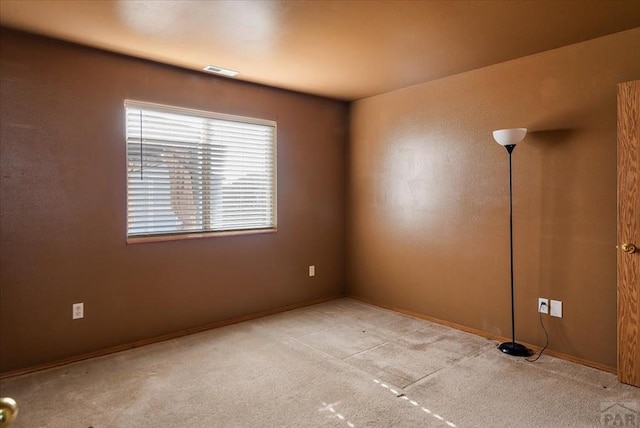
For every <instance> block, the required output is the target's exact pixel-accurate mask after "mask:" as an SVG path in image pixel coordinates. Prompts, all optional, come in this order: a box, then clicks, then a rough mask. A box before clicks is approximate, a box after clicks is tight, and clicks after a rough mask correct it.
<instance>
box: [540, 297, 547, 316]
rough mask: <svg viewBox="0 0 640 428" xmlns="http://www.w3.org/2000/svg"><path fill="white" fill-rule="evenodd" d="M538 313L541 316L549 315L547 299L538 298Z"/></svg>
mask: <svg viewBox="0 0 640 428" xmlns="http://www.w3.org/2000/svg"><path fill="white" fill-rule="evenodd" d="M538 312H540V313H542V314H548V313H549V299H545V298H543V297H539V298H538Z"/></svg>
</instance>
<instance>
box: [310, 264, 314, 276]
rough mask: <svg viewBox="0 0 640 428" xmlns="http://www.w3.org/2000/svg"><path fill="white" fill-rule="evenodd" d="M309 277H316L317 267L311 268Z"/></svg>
mask: <svg viewBox="0 0 640 428" xmlns="http://www.w3.org/2000/svg"><path fill="white" fill-rule="evenodd" d="M309 276H316V267H315V266H309Z"/></svg>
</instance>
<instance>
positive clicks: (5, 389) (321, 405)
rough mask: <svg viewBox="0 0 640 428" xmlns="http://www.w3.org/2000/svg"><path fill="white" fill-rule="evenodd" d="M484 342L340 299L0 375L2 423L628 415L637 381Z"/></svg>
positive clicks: (333, 423) (471, 421)
mask: <svg viewBox="0 0 640 428" xmlns="http://www.w3.org/2000/svg"><path fill="white" fill-rule="evenodd" d="M495 345H496V344H495V343H493V342H491V341H488V340H486V339H483V338H480V337H477V336H473V335H470V334H466V333H463V332H460V331H457V330H452V329H449V328H445V327H442V326H439V325H436V324H432V323H429V322H426V321H422V320H416V319H413V318H410V317H406V316H403V315H400V314H397V313H394V312H390V311H386V310H383V309H379V308H376V307H373V306H369V305H365V304H363V303H360V302H357V301H354V300H351V299H340V300H335V301H331V302H328V303H323V304H320V305H315V306H311V307H308V308H304V309H299V310H295V311H290V312H286V313H282V314H278V315H274V316H269V317H265V318H261V319H258V320H253V321H248V322H244V323H241V324H236V325H232V326H229V327H224V328H219V329H216V330H210V331H207V332H204V333H199V334H195V335H191V336H186V337H183V338H180V339H177V340H171V341H167V342H162V343H158V344H155V345H150V346H147V347H144V348H138V349H134V350H131V351H126V352H122V353H118V354H113V355H110V356H107V357H102V358H98V359H94V360H90V361H85V362H81V363H76V364H72V365H68V366H64V367H60V368H57V369H52V370H48V371H43V372H38V373H34V374H30V375H26V376H21V377H16V378H11V379H5V380H3V381H2V382H0V392H1V394H2V395H3V396H10V397H13V398H15V399H16V400H17V401H18V403H19V405H20V414H19V417H18V419H17V421H16V423H15V424H14V425H13V427H15V428H19V427H63V428H75V427H78V428H87V427H93V428H102V427H234V428H236V427H336V428H347V427H350V428H353V427H460V428H462V427H591V426H593V427H599V426H606V424H609V425H612V422H615V420H616V418H617V420H620V418H625V417H626V418H627V419H626V420H627V421H628V420H630V419H629V418H631V417H635V418H637V417H638V416H637V413H635V412H637V410H638V406H639V405H640V390H639V389H637V388H633V387H630V386H627V385H622V384H619V383H618V382H617V380H616V378H615V376H613V375H611V374H609V373H605V372H601V371H598V370H595V369H590V368H587V367H583V366H579V365H576V364H572V363H568V362H565V361H561V360H558V359H555V358H551V357H546V356H543V357H542V358H541V359H540V360H539V361H538V362H536V363H528V362H525V361H524V360H522V359H517V358H513V357H509V356H506V355H502V354H501V353H500V352H499V351H498V350H497V349H496V346H495ZM603 412H604V413H603ZM636 422H637V423H638V425H639V426H640V419H636ZM612 426H613V425H612ZM618 426H620V425H618ZM628 426H630V425H628Z"/></svg>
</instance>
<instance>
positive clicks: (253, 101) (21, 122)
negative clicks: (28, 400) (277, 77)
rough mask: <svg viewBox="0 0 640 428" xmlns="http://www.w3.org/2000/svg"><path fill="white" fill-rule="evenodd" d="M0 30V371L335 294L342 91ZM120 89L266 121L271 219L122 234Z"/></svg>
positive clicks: (340, 260)
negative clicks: (243, 77) (223, 227)
mask: <svg viewBox="0 0 640 428" xmlns="http://www.w3.org/2000/svg"><path fill="white" fill-rule="evenodd" d="M1 41H2V51H1V55H2V56H1V64H2V65H1V67H0V79H1V80H0V82H1V108H2V111H1V114H2V116H1V119H2V120H1V140H0V141H1V164H0V166H1V177H2V187H1V191H2V193H1V195H2V199H1V201H0V202H1V205H0V206H1V222H0V225H1V244H0V245H1V246H0V274H1V280H0V287H1V288H0V299H1V300H0V305H1V306H0V359H1V363H0V371H8V370H13V369H17V368H24V367H30V366H33V365H37V364H41V363H45V362H51V361H55V360H58V359H61V358H65V357H69V356H74V355H78V354H82V353H86V352H90V351H95V350H100V349H104V348H108V347H111V346H115V345H120V344H126V343H130V342H133V341H136V340H140V339H144V338H150V337H154V336H158V335H162V334H166V333H170V332H175V331H179V330H182V329H186V328H191V327H195V326H199V325H203V324H207V323H211V322H216V321H220V320H225V319H229V318H231V317H236V316H241V315H246V314H251V313H256V312H259V311H264V310H268V309H272V308H277V307H282V306H285V305H289V304H295V303H300V302H306V301H311V300H314V299H318V298H325V297H330V296H335V295H341V294H342V293H343V291H344V285H345V284H344V272H345V268H344V265H345V263H344V258H345V257H344V256H345V250H344V248H345V246H344V225H345V218H344V212H345V191H344V182H345V176H344V171H345V168H344V167H345V163H344V159H345V156H344V151H345V143H346V135H347V133H346V130H347V121H348V119H347V117H348V106H347V105H346V104H345V103H340V102H337V101H332V100H327V99H323V98H316V97H312V96H307V95H302V94H296V93H292V92H287V91H282V90H278V89H273V88H267V87H261V86H257V85H252V84H246V83H241V82H239V81H233V80H226V79H221V78H216V77H212V76H208V75H205V74H203V73H197V72H189V71H185V70H180V69H177V68H172V67H167V66H162V65H158V64H154V63H151V62H147V61H143V60H137V59H132V58H127V57H122V56H117V55H112V54H108V53H103V52H100V51H96V50H91V49H85V48H81V47H77V46H73V45H68V44H63V43H57V42H53V41H49V40H45V39H38V38H32V37H30V36H26V35H22V34H20V33H14V32H8V31H7V32H5V31H3V32H2V39H1ZM124 99H134V100H140V101H149V102H156V103H163V104H169V105H177V106H183V107H188V108H196V109H202V110H210V111H217V112H222V113H228V114H236V115H243V116H252V117H259V118H265V119H271V120H276V121H277V123H278V220H279V221H278V225H279V230H278V232H277V233H275V234H261V235H247V236H235V237H219V238H209V239H197V240H188V241H177V242H165V243H151V244H135V245H125V233H126V229H125V228H126V218H125V212H126V169H125V167H126V166H125V144H124V127H123V123H124V110H123V101H124ZM310 264H315V265H316V277H314V278H309V277H308V276H307V266H308V265H310ZM74 302H84V304H85V318H84V319H83V320H78V321H72V319H71V305H72V303H74Z"/></svg>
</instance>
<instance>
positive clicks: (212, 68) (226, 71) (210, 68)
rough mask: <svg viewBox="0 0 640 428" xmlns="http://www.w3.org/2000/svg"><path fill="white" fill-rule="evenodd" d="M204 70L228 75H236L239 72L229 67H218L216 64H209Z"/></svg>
mask: <svg viewBox="0 0 640 428" xmlns="http://www.w3.org/2000/svg"><path fill="white" fill-rule="evenodd" d="M203 70H204V71H208V72H209V73H215V74H220V75H222V76H227V77H234V76H236V75H237V74H238V72H237V71H233V70H229V69H228V68H222V67H216V66H215V65H207V66H206V67H205V68H203Z"/></svg>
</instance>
